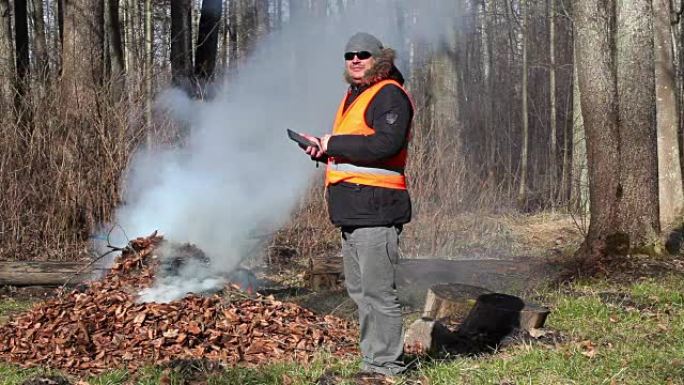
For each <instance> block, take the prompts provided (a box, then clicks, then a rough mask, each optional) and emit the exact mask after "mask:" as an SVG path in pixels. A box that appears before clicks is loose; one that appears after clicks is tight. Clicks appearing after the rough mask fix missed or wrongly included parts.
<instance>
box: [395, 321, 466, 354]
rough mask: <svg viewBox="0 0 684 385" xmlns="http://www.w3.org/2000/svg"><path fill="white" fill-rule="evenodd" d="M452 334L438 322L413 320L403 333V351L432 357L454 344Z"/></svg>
mask: <svg viewBox="0 0 684 385" xmlns="http://www.w3.org/2000/svg"><path fill="white" fill-rule="evenodd" d="M455 340H456V339H455V336H454V334H453V333H452V332H451V331H450V330H449V329H448V328H447V327H446V326H444V325H442V324H441V323H440V322H439V321H435V320H431V319H426V318H421V319H417V320H415V321H414V322H413V323H412V324H411V326H409V327H408V328H407V329H406V333H404V351H405V352H406V353H409V354H416V355H425V354H427V355H434V354H436V353H438V352H440V351H441V350H443V349H447V348H448V347H450V346H451V345H452V344H453V343H455Z"/></svg>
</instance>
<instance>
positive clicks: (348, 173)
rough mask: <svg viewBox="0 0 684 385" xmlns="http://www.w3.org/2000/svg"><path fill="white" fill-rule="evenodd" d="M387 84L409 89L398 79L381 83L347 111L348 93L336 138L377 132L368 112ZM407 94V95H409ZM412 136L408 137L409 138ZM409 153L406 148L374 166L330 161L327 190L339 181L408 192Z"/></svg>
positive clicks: (356, 100)
mask: <svg viewBox="0 0 684 385" xmlns="http://www.w3.org/2000/svg"><path fill="white" fill-rule="evenodd" d="M388 84H394V85H396V86H397V87H399V88H401V89H402V90H403V91H404V92H405V93H406V90H404V88H403V87H402V86H401V84H399V82H397V81H395V80H382V81H380V82H378V83H376V84H374V85H372V86H371V87H369V88H368V89H367V90H365V91H363V92H362V93H361V95H359V96H358V97H357V98H356V99H355V100H354V102H353V103H352V104H351V105H350V106H349V108H347V110H346V111H345V110H344V104H345V101H346V100H347V98H348V97H349V94H347V96H345V97H344V98H343V99H342V103H340V107H339V108H338V110H337V116H336V117H335V123H334V125H333V133H332V134H333V136H334V135H366V136H368V135H373V134H375V130H373V129H372V128H370V127H368V125H367V124H366V119H365V116H366V110H367V109H368V106H369V105H370V103H371V101H372V100H373V98H374V97H375V95H376V94H377V93H378V91H380V89H381V88H382V87H384V86H386V85H388ZM406 94H407V95H408V93H406ZM407 137H409V135H407ZM407 155H408V151H407V150H406V147H404V148H403V149H402V150H401V151H399V153H398V154H396V155H394V156H392V157H390V158H388V159H383V160H382V161H379V162H373V163H372V164H363V165H360V164H354V163H352V162H351V161H349V160H347V159H339V158H333V157H329V158H328V167H327V169H326V172H325V185H326V187H327V186H329V185H331V184H335V183H340V182H347V183H355V184H362V185H367V186H376V187H385V188H392V189H399V190H406V176H405V175H404V169H405V168H406V158H407Z"/></svg>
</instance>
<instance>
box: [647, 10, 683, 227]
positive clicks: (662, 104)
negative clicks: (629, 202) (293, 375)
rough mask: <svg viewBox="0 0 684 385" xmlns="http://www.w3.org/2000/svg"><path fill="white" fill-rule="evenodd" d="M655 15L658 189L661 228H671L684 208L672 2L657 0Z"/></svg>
mask: <svg viewBox="0 0 684 385" xmlns="http://www.w3.org/2000/svg"><path fill="white" fill-rule="evenodd" d="M653 14H654V16H655V20H654V21H655V23H654V26H655V28H654V30H655V39H654V45H655V60H656V62H655V64H656V67H655V82H656V109H657V120H658V175H659V178H658V186H659V190H660V225H661V227H669V226H670V225H672V224H673V223H674V221H675V219H676V218H678V217H679V216H681V214H682V209H683V208H684V193H683V192H682V169H681V164H680V163H679V142H678V135H677V131H678V129H679V105H678V100H677V95H676V89H677V82H676V81H675V66H674V51H673V45H672V29H671V27H670V2H669V0H653Z"/></svg>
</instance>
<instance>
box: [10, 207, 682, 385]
mask: <svg viewBox="0 0 684 385" xmlns="http://www.w3.org/2000/svg"><path fill="white" fill-rule="evenodd" d="M492 221H493V222H496V225H495V226H493V227H492V228H495V229H496V231H493V232H489V231H485V233H486V234H489V235H488V236H489V237H490V238H488V241H486V242H482V241H481V239H482V237H480V238H479V239H478V240H477V242H476V243H473V245H471V246H472V247H473V249H477V250H480V251H482V250H483V249H487V247H489V246H490V245H493V246H492V249H494V248H500V247H499V246H500V245H504V244H505V245H506V247H507V248H508V250H509V251H511V252H512V253H513V254H517V255H527V256H526V257H525V258H528V259H529V258H535V259H536V261H537V262H539V261H541V262H545V263H546V262H547V263H549V264H552V265H554V266H562V268H563V269H565V270H564V271H565V272H570V273H572V263H571V259H570V256H571V255H572V251H573V250H574V249H575V248H576V247H577V246H578V245H579V243H580V242H581V231H580V230H579V229H580V227H581V226H577V223H576V222H575V221H574V220H572V219H571V218H569V217H565V216H560V215H550V216H549V215H547V216H533V217H509V218H489V219H488V220H484V221H482V220H481V221H480V222H479V223H481V225H479V227H477V228H479V229H486V228H489V226H490V224H491V223H490V222H492ZM470 229H471V230H473V226H470ZM475 230H477V229H475ZM473 239H475V237H473ZM461 246H462V247H463V248H462V250H463V251H467V249H468V245H467V240H464V241H463V242H462V243H461ZM485 251H486V250H485ZM531 256H534V257H531ZM302 265H303V264H302ZM554 271H557V270H554ZM605 273H606V274H604V275H602V276H599V277H591V278H587V277H585V278H582V277H575V278H573V279H572V280H570V281H562V282H561V281H559V280H557V279H556V278H557V277H559V276H560V275H553V276H548V277H546V278H548V279H547V280H546V281H545V282H544V283H541V284H539V285H537V286H536V287H535V288H533V289H531V290H528V291H527V292H526V293H525V295H526V299H529V300H531V301H533V302H535V303H538V304H541V305H544V306H547V307H549V308H550V309H551V315H550V316H549V318H548V319H547V322H546V325H545V328H544V329H543V330H544V331H543V333H540V334H537V335H535V336H534V337H533V336H530V335H528V334H526V333H519V334H516V335H515V336H511V337H510V338H508V339H507V340H506V341H505V343H503V344H502V345H501V346H499V347H498V348H497V349H495V350H493V351H491V352H489V353H484V354H482V353H481V354H477V355H470V356H459V355H454V356H446V357H440V358H439V359H430V358H420V359H416V360H415V361H414V362H413V364H414V365H413V369H412V370H411V371H410V372H409V373H408V374H406V375H403V376H401V377H397V378H395V379H392V380H391V381H388V382H385V383H388V384H389V383H393V384H407V385H409V384H433V385H436V384H444V385H447V384H494V385H514V384H516V385H521V384H609V385H613V384H672V385H675V384H680V385H684V258H682V256H678V257H668V258H660V259H654V258H647V257H641V256H633V257H629V258H626V259H625V260H624V261H622V262H620V263H617V264H614V265H612V266H611V268H610V270H607V271H605ZM570 275H572V274H570ZM279 276H280V277H287V282H286V285H288V286H296V285H298V284H300V283H301V277H302V276H303V274H302V271H301V268H292V269H283V270H282V271H281V274H280V275H273V277H272V278H278V277H279ZM293 277H298V278H293ZM284 280H285V279H284ZM302 292H305V293H306V294H304V295H302V294H301V293H302ZM302 292H297V291H296V290H295V291H294V292H293V295H292V296H291V299H292V300H295V301H297V302H299V303H303V304H306V303H307V302H308V303H310V304H311V307H313V308H317V309H316V310H317V311H319V312H328V313H330V312H334V313H335V314H336V315H350V316H351V315H352V314H353V305H351V304H350V303H349V301H348V300H346V299H345V297H344V293H343V292H342V293H338V295H337V297H335V296H332V295H330V294H331V293H310V292H306V291H302ZM44 296H45V293H44V292H40V291H39V292H32V291H28V290H19V291H12V290H8V289H7V288H5V289H4V291H2V292H0V323H2V322H6V320H7V319H8V318H9V317H12V316H13V315H15V314H18V313H20V312H22V311H25V310H26V309H28V308H29V307H30V306H31V305H32V304H33V303H35V302H36V301H40V300H42V299H43V298H44ZM317 298H318V299H317ZM325 301H328V303H327V304H325V306H324V305H323V303H324V302H325ZM358 364H359V362H358V360H356V359H340V358H337V357H334V356H333V355H331V354H328V353H326V352H325V351H321V352H319V353H318V354H317V357H316V359H315V360H314V362H313V363H311V364H309V365H306V366H302V365H298V364H272V365H265V366H260V367H256V368H247V367H242V366H236V367H226V368H221V369H219V370H217V369H216V367H212V368H211V369H207V368H206V367H204V366H203V365H201V364H198V363H188V364H186V365H177V366H173V367H170V366H149V367H147V368H145V369H143V370H139V371H137V372H135V373H132V372H129V371H127V370H125V369H120V368H112V370H111V371H110V372H107V373H105V374H101V375H98V376H94V377H80V378H77V377H75V376H73V375H64V374H62V373H59V372H55V371H51V370H49V369H46V368H28V369H26V368H20V367H18V366H16V365H13V364H6V363H0V384H2V385H34V384H36V385H37V384H61V385H65V384H73V385H76V384H78V385H86V384H89V385H105V384H106V385H129V384H131V385H132V384H140V385H147V384H149V385H152V384H155V385H156V384H174V385H193V384H196V385H200V384H207V385H208V384H231V385H232V384H234V385H246V384H254V385H256V384H274V385H275V384H280V385H294V384H321V385H323V384H353V383H355V382H354V381H353V380H352V378H353V375H354V373H355V372H356V371H357V368H358ZM48 379H50V381H52V382H49V381H47V380H48ZM40 381H43V382H40Z"/></svg>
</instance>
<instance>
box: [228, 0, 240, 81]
mask: <svg viewBox="0 0 684 385" xmlns="http://www.w3.org/2000/svg"><path fill="white" fill-rule="evenodd" d="M237 2H238V0H230V4H229V7H230V8H229V9H228V19H229V21H228V23H229V24H228V26H229V29H228V34H229V35H228V40H229V41H230V48H229V49H228V72H230V73H233V72H235V71H236V70H237V68H238V16H237V12H238V6H237Z"/></svg>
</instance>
